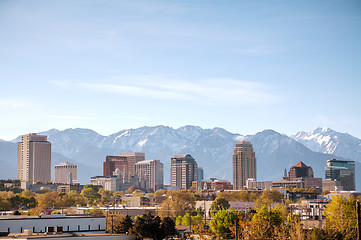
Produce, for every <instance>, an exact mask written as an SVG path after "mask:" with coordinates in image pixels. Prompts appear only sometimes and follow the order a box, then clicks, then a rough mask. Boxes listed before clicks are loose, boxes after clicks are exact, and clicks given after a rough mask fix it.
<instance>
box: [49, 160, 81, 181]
mask: <svg viewBox="0 0 361 240" xmlns="http://www.w3.org/2000/svg"><path fill="white" fill-rule="evenodd" d="M77 182H78V180H77V165H75V164H72V163H69V162H62V163H60V164H59V165H55V167H54V183H62V184H76V183H77Z"/></svg>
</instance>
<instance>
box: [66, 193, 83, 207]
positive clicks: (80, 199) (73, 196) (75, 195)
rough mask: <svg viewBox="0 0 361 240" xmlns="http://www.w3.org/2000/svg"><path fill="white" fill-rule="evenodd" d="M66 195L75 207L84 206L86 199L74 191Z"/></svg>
mask: <svg viewBox="0 0 361 240" xmlns="http://www.w3.org/2000/svg"><path fill="white" fill-rule="evenodd" d="M67 195H68V197H69V198H70V199H72V200H73V201H74V204H75V205H80V206H84V205H86V203H87V199H86V198H85V197H84V196H83V195H81V194H80V193H79V192H77V191H75V190H72V191H70V192H69V193H68V194H67Z"/></svg>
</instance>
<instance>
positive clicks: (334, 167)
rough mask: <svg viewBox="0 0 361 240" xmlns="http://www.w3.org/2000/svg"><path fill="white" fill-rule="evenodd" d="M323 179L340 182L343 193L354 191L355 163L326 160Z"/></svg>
mask: <svg viewBox="0 0 361 240" xmlns="http://www.w3.org/2000/svg"><path fill="white" fill-rule="evenodd" d="M325 179H331V180H337V181H340V182H341V186H342V189H343V190H344V191H355V162H354V161H342V160H336V159H332V160H327V165H326V167H325Z"/></svg>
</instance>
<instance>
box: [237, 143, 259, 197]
mask: <svg viewBox="0 0 361 240" xmlns="http://www.w3.org/2000/svg"><path fill="white" fill-rule="evenodd" d="M232 157H233V189H234V190H239V189H243V188H244V187H246V180H247V179H248V178H254V179H257V171H256V156H255V152H254V151H253V147H252V144H251V143H250V142H246V141H241V142H237V143H236V146H235V148H234V153H233V155H232Z"/></svg>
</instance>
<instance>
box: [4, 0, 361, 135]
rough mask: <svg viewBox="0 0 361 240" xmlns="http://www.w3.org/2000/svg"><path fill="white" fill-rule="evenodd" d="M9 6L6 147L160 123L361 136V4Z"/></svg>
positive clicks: (244, 131) (72, 3)
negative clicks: (80, 131) (63, 134)
mask: <svg viewBox="0 0 361 240" xmlns="http://www.w3.org/2000/svg"><path fill="white" fill-rule="evenodd" d="M0 9H1V12H0V20H1V21H0V26H1V27H0V29H1V30H0V43H1V44H0V51H1V53H2V56H3V58H1V59H0V79H1V85H2V87H1V90H2V91H1V97H0V122H1V124H0V139H4V140H12V139H14V138H16V137H17V136H19V135H21V134H23V133H26V132H28V133H29V132H40V131H45V130H48V129H51V128H57V129H67V128H77V127H80V128H89V129H94V130H95V131H97V132H99V133H100V134H102V135H108V134H110V133H114V132H117V131H119V130H121V129H129V128H137V127H140V126H156V125H166V126H171V127H173V128H178V127H180V126H185V125H197V126H200V127H202V128H213V127H222V128H225V129H227V130H228V131H231V132H235V133H241V134H245V135H246V134H254V133H256V132H257V131H261V130H263V129H274V130H276V131H278V132H281V133H286V134H288V135H291V134H295V133H296V132H297V131H298V130H304V131H311V130H313V129H315V128H316V127H324V126H328V127H330V128H332V129H337V130H338V131H340V132H348V133H350V134H351V135H353V136H356V137H358V138H361V128H360V127H359V122H360V120H361V111H360V110H359V109H358V108H357V103H359V102H361V96H360V94H359V91H360V89H361V82H360V81H359V79H360V76H361V71H360V69H361V68H360V66H359V63H360V62H361V46H360V44H359V42H361V34H360V31H359V29H360V28H361V3H360V2H359V1H347V2H340V1H333V2H329V1H318V2H314V1H303V2H287V1H273V2H267V1H261V2H248V1H229V2H227V4H225V3H221V2H219V1H209V2H201V1H173V2H168V1H152V3H149V2H145V1H121V2H119V1H112V0H110V1H91V2H81V1H51V2H49V1H44V0H41V1H37V2H33V1H31V2H29V1H23V0H21V1H2V2H0ZM237 109H242V111H237ZM244 112H247V116H248V117H247V118H244V117H243V113H244ZM174 113H178V114H174ZM179 113H187V114H179ZM24 115H26V116H27V118H26V119H25V118H23V116H24ZM189 116H192V117H189Z"/></svg>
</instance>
